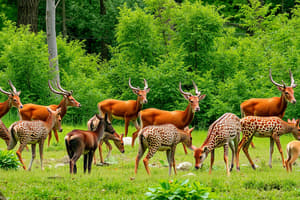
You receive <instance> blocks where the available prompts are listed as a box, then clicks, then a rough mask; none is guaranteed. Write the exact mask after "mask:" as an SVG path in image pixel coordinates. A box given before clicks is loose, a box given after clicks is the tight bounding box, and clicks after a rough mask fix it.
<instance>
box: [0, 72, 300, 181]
mask: <svg viewBox="0 0 300 200" xmlns="http://www.w3.org/2000/svg"><path fill="white" fill-rule="evenodd" d="M269 78H270V80H271V82H272V83H273V84H274V85H276V86H277V87H278V89H279V90H280V91H281V97H272V98H266V99H258V98H257V99H249V100H246V101H245V102H243V103H242V104H241V115H242V119H240V118H239V117H237V116H236V115H234V114H232V113H225V114H224V115H222V116H221V117H220V118H219V119H217V120H216V121H215V122H214V123H212V124H211V125H210V127H209V130H208V135H207V138H206V139H205V141H204V143H203V144H202V146H201V147H199V148H196V147H194V146H193V145H192V136H191V133H192V131H193V128H192V129H189V128H188V126H189V124H190V123H191V122H192V120H193V118H194V115H195V112H197V111H200V107H199V101H201V100H203V99H204V98H205V96H206V95H205V94H204V95H201V92H200V91H199V90H198V87H197V85H196V84H195V82H194V81H193V86H194V89H195V94H196V95H192V94H191V93H189V92H184V91H183V90H182V87H181V83H179V91H180V93H181V94H182V95H183V96H184V98H185V99H186V100H187V101H188V105H187V107H186V109H185V110H184V111H178V110H177V111H164V110H159V109H155V108H149V109H144V110H142V106H143V104H145V103H147V93H148V92H149V91H150V89H149V88H148V84H147V81H146V80H145V79H144V89H140V88H139V87H133V86H132V85H131V79H130V78H129V87H130V88H131V89H132V91H133V92H134V93H135V94H136V95H137V100H129V101H120V100H114V99H106V100H104V101H101V102H99V103H98V109H99V113H100V114H96V115H95V116H93V117H92V118H91V119H90V120H89V121H88V123H87V125H88V131H85V130H77V129H76V130H72V131H71V132H69V133H68V134H67V135H66V136H65V145H66V150H67V153H68V156H69V158H70V173H71V174H72V173H77V166H76V161H77V160H78V159H79V158H80V156H81V155H82V154H83V155H84V159H83V162H84V172H86V169H87V168H88V172H89V173H90V171H91V166H92V160H93V156H94V153H95V151H96V149H97V147H98V148H99V154H100V160H101V163H104V159H103V156H102V148H101V146H102V144H103V142H105V144H106V145H107V146H108V147H109V152H108V155H107V157H109V155H110V153H111V149H112V146H111V144H110V143H109V140H113V142H114V143H115V145H116V146H117V148H118V149H119V150H120V152H121V153H124V143H123V134H122V135H119V134H117V133H116V131H115V130H114V128H113V127H112V124H111V121H112V118H116V119H124V120H125V137H126V136H127V134H128V126H129V122H130V121H133V122H134V125H135V127H136V129H137V130H136V131H135V132H134V133H133V137H132V146H133V145H134V141H135V139H136V138H137V137H138V140H139V151H138V155H137V157H136V162H135V173H137V169H138V164H139V161H140V159H141V158H142V156H143V154H144V153H145V151H146V149H147V148H148V149H149V151H148V154H147V156H146V157H145V158H144V159H143V162H144V165H145V168H146V171H147V173H148V174H149V175H150V170H149V167H148V162H149V159H150V158H151V157H153V155H154V154H155V152H156V151H166V153H167V160H168V163H169V175H171V171H172V167H173V169H174V173H175V174H176V168H175V159H174V155H175V149H176V145H177V144H178V143H183V146H184V148H185V146H187V147H188V148H190V149H191V150H193V151H194V158H195V168H196V169H198V168H200V167H201V166H202V163H203V162H204V160H205V158H206V157H207V156H208V154H209V153H211V163H210V169H209V173H211V170H212V166H213V163H214V150H215V149H216V148H218V147H223V148H224V161H225V165H226V172H227V174H228V175H229V174H230V171H231V170H232V169H233V166H234V162H236V168H237V170H240V168H239V153H240V150H241V149H243V151H244V153H245V155H246V157H247V158H248V160H249V162H250V164H251V166H252V168H253V169H255V164H254V162H253V161H252V159H251V157H250V155H249V152H248V148H249V145H250V144H251V141H252V138H253V136H255V137H269V138H270V159H269V166H270V167H272V154H273V147H274V140H275V142H276V145H277V148H278V149H279V152H280V155H281V158H282V163H283V167H286V170H287V171H288V172H289V171H292V164H293V163H294V162H295V160H296V159H297V158H298V156H299V155H300V141H292V142H290V143H289V144H288V145H287V154H288V158H287V160H286V161H284V156H283V152H282V148H281V144H280V140H279V137H280V136H281V135H283V134H286V133H292V134H293V136H294V137H295V138H296V140H300V129H299V120H295V119H293V120H288V122H285V121H283V120H282V118H283V117H284V114H285V110H286V108H287V104H288V102H290V103H293V104H295V103H296V99H295V97H294V90H293V88H295V87H296V86H297V85H296V84H295V83H294V82H295V81H294V78H293V74H292V72H291V71H290V79H291V85H290V86H287V85H286V84H285V83H284V82H283V81H282V84H278V83H276V82H275V81H274V80H273V78H272V71H271V69H270V71H269ZM9 85H10V86H11V88H12V90H11V91H10V92H7V91H5V90H3V89H2V88H0V91H1V92H2V93H3V94H6V95H7V96H8V99H7V100H6V101H5V102H3V103H0V118H1V117H2V116H4V115H5V114H6V113H7V112H8V111H9V109H10V108H11V107H16V108H17V109H18V111H19V115H20V118H21V120H20V121H18V122H15V123H13V124H12V125H11V126H10V127H9V129H7V128H6V127H5V125H4V124H3V123H2V121H1V120H0V138H2V139H4V140H5V142H6V144H7V149H8V150H10V149H13V148H14V147H15V146H16V144H17V141H19V142H20V147H19V149H18V150H17V152H16V153H17V156H18V158H19V160H20V162H21V163H22V165H23V168H24V169H26V166H25V164H24V162H23V160H22V157H21V153H22V151H23V149H24V148H25V147H26V145H27V144H31V147H32V158H31V161H30V165H29V168H28V170H30V169H31V167H32V163H33V160H34V158H35V147H36V144H37V143H39V152H40V159H41V168H42V169H43V145H44V141H45V139H46V138H47V136H48V135H49V137H48V146H49V142H50V139H51V131H52V130H53V131H54V135H55V138H56V141H57V142H58V134H57V130H59V131H62V128H61V120H62V118H63V117H64V116H65V114H66V112H67V108H68V106H73V107H81V104H80V103H79V102H77V101H76V100H75V98H74V97H73V96H72V94H73V91H67V90H65V89H63V88H62V87H61V85H60V83H59V82H56V87H57V88H58V89H59V91H58V90H55V89H54V88H53V87H52V85H51V83H50V81H48V85H49V88H50V90H51V91H52V92H53V93H55V94H58V95H62V96H63V99H62V100H61V102H60V103H59V105H49V106H41V105H36V104H25V105H22V103H21V101H20V98H19V95H20V92H17V90H16V88H15V87H14V85H13V84H12V82H11V81H9ZM138 118H139V121H140V124H139V123H138V120H137V119H138ZM241 131H242V133H243V137H242V140H241V141H240V132H241ZM228 146H229V147H230V149H231V151H232V161H231V166H230V168H229V167H228ZM185 151H186V149H185ZM94 163H96V160H95V158H94Z"/></svg>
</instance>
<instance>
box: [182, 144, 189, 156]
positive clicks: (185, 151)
mask: <svg viewBox="0 0 300 200" xmlns="http://www.w3.org/2000/svg"><path fill="white" fill-rule="evenodd" d="M182 146H183V151H184V153H185V155H187V154H188V152H187V150H186V146H185V145H184V144H183V143H182Z"/></svg>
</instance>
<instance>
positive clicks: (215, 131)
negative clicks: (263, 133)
mask: <svg viewBox="0 0 300 200" xmlns="http://www.w3.org/2000/svg"><path fill="white" fill-rule="evenodd" d="M240 132H241V125H240V118H238V117H237V116H236V115H234V114H232V113H225V114H224V115H222V116H221V117H220V118H219V119H217V120H216V121H215V122H214V123H213V124H211V125H210V126H209V129H208V134H207V138H206V139H205V141H204V143H203V144H202V146H201V147H200V148H197V149H195V151H194V157H195V161H196V163H195V168H196V169H199V168H201V167H202V163H203V162H204V160H205V159H206V157H207V156H208V154H209V153H211V160H210V167H209V174H211V170H212V166H213V164H214V159H215V158H214V155H215V154H214V153H215V149H216V148H218V147H223V148H224V161H225V166H226V172H227V175H230V172H229V171H232V169H233V165H234V164H233V163H234V160H236V161H237V159H236V153H237V147H238V144H239V140H240ZM228 146H229V147H230V149H231V152H232V159H231V166H230V170H229V168H228Z"/></svg>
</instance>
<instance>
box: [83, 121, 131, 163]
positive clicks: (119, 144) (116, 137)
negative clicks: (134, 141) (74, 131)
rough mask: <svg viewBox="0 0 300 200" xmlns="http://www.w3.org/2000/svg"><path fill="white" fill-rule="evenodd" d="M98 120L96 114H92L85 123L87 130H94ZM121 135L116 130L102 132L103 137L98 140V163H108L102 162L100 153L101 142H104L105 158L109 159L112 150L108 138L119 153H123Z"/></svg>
mask: <svg viewBox="0 0 300 200" xmlns="http://www.w3.org/2000/svg"><path fill="white" fill-rule="evenodd" d="M99 122H100V120H99V119H98V118H97V116H96V115H94V116H93V117H92V118H91V119H90V120H89V121H88V123H87V126H88V130H89V131H95V130H96V128H97V126H98V124H99ZM123 136H124V134H121V135H119V134H118V133H117V132H114V133H113V134H111V133H109V132H104V135H103V138H102V139H100V142H99V146H98V148H99V155H100V163H101V164H102V165H105V164H108V163H106V162H104V159H103V154H102V144H103V142H105V144H106V146H107V147H108V153H107V156H106V158H105V159H109V157H110V155H111V151H112V145H111V144H110V143H109V140H112V141H113V142H114V144H115V146H116V147H117V148H118V149H119V151H120V152H121V153H124V152H125V150H124V142H123ZM94 164H96V156H95V155H94Z"/></svg>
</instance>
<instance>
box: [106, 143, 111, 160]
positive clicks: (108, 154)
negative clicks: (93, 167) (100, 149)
mask: <svg viewBox="0 0 300 200" xmlns="http://www.w3.org/2000/svg"><path fill="white" fill-rule="evenodd" d="M105 144H106V146H107V147H108V153H107V155H106V158H105V159H106V160H108V159H109V157H110V155H111V151H112V146H111V144H110V143H109V142H108V141H105Z"/></svg>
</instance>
